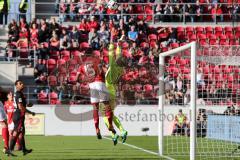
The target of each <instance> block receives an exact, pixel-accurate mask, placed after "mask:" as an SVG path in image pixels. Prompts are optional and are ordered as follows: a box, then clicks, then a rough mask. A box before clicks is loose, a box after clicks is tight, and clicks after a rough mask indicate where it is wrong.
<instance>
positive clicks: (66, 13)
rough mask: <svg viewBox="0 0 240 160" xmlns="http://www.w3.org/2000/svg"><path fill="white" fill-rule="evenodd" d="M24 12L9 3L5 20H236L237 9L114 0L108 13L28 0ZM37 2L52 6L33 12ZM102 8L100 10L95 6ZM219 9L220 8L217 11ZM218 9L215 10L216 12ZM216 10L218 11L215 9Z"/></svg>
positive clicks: (238, 17)
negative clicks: (43, 17) (56, 18)
mask: <svg viewBox="0 0 240 160" xmlns="http://www.w3.org/2000/svg"><path fill="white" fill-rule="evenodd" d="M29 4H30V5H29V7H28V10H27V12H26V13H20V12H19V11H18V6H19V4H18V3H12V4H11V5H10V10H9V12H8V22H9V21H10V20H11V19H16V20H19V18H20V17H25V18H26V19H27V21H28V22H30V21H31V19H33V18H35V17H37V16H48V17H49V16H56V17H59V19H60V22H65V21H67V20H70V21H79V19H81V18H87V17H90V16H98V17H99V18H100V19H103V18H107V19H108V18H110V19H120V18H123V19H125V20H127V19H129V17H137V18H138V19H139V20H141V19H143V20H145V21H147V22H150V23H153V24H155V23H161V22H181V23H188V22H190V23H193V22H212V23H218V22H239V21H240V12H239V9H238V8H239V5H240V4H238V3H236V2H235V3H234V2H233V3H231V4H230V3H199V4H197V3H127V4H126V3H116V4H114V6H113V7H114V9H115V11H113V12H111V13H110V12H108V11H107V9H108V8H109V5H108V4H107V3H80V2H79V3H64V2H60V3H59V2H57V1H56V3H49V2H41V3H40V2H35V0H32V1H31V3H29ZM40 5H41V7H42V8H47V7H49V6H51V5H52V7H51V8H52V10H51V12H36V8H38V7H39V6H40ZM99 7H102V10H101V9H99ZM220 9H221V11H220ZM217 11H218V13H217ZM219 11H220V12H219Z"/></svg>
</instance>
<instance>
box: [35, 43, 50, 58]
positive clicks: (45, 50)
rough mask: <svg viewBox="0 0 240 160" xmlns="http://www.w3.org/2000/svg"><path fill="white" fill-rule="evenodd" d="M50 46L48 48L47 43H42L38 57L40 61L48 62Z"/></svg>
mask: <svg viewBox="0 0 240 160" xmlns="http://www.w3.org/2000/svg"><path fill="white" fill-rule="evenodd" d="M48 52H49V50H48V46H46V43H40V44H39V46H38V52H37V56H38V59H39V60H46V59H47V58H48V57H47V56H48Z"/></svg>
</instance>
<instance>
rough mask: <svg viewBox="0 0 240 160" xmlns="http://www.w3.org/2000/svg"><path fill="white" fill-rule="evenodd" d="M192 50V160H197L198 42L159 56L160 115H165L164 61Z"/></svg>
mask: <svg viewBox="0 0 240 160" xmlns="http://www.w3.org/2000/svg"><path fill="white" fill-rule="evenodd" d="M187 49H191V124H190V132H191V133H190V160H194V159H195V154H196V42H191V43H189V44H186V45H184V46H181V47H179V48H175V49H173V50H170V51H167V52H164V53H161V54H160V55H159V67H160V68H159V72H160V74H159V75H160V80H159V93H160V94H159V113H161V115H164V92H165V91H164V88H165V87H164V60H165V57H167V56H171V55H174V54H177V53H179V52H182V51H184V50H187ZM163 122H164V121H163V117H162V118H161V120H160V121H159V126H158V129H159V132H158V147H159V154H160V155H161V156H163V155H164V149H163V148H164V142H163V140H164V139H163V137H164V135H163V134H164V133H163V129H164V127H163Z"/></svg>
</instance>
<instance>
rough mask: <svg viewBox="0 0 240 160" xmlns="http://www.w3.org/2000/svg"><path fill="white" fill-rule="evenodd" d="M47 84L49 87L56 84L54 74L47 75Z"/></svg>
mask: <svg viewBox="0 0 240 160" xmlns="http://www.w3.org/2000/svg"><path fill="white" fill-rule="evenodd" d="M48 85H49V86H51V87H55V86H57V77H56V76H54V75H50V76H48Z"/></svg>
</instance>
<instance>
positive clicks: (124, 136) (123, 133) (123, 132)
mask: <svg viewBox="0 0 240 160" xmlns="http://www.w3.org/2000/svg"><path fill="white" fill-rule="evenodd" d="M110 106H111V109H112V112H113V123H114V124H115V125H116V127H117V128H118V129H119V131H120V132H121V137H122V142H123V143H125V141H126V139H127V134H128V132H127V131H126V130H125V129H124V128H123V125H122V123H121V121H120V120H119V119H118V117H117V116H115V115H114V109H115V106H116V101H115V99H113V98H111V100H110ZM103 120H104V123H105V125H106V126H107V127H108V126H109V122H108V119H107V117H103ZM112 136H114V133H112Z"/></svg>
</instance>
